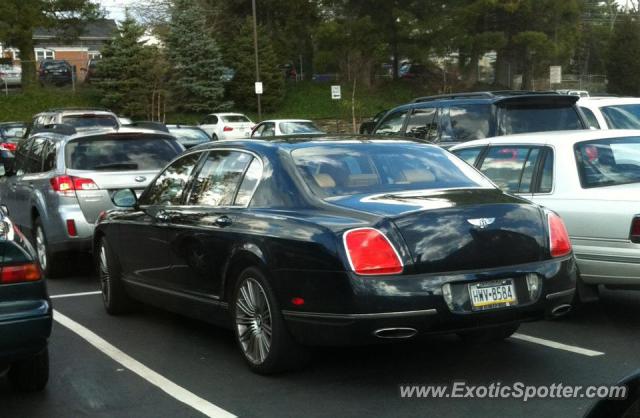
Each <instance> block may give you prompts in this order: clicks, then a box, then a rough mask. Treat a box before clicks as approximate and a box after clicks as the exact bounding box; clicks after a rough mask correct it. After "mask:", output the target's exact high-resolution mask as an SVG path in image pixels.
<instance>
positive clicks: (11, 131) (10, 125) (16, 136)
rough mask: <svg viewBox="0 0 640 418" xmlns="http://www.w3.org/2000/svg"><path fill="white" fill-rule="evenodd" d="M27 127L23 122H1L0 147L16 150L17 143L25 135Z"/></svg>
mask: <svg viewBox="0 0 640 418" xmlns="http://www.w3.org/2000/svg"><path fill="white" fill-rule="evenodd" d="M26 128H27V126H26V124H24V123H23V122H2V123H0V149H5V150H7V151H15V149H16V144H17V143H18V141H20V140H21V139H22V137H23V136H24V133H25V131H26Z"/></svg>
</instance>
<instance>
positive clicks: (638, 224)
mask: <svg viewBox="0 0 640 418" xmlns="http://www.w3.org/2000/svg"><path fill="white" fill-rule="evenodd" d="M629 238H630V239H631V242H635V243H640V216H636V217H635V218H633V221H631V235H630V237H629Z"/></svg>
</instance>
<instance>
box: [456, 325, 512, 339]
mask: <svg viewBox="0 0 640 418" xmlns="http://www.w3.org/2000/svg"><path fill="white" fill-rule="evenodd" d="M518 328H520V324H519V323H516V324H506V325H499V326H497V327H491V328H485V329H478V330H473V331H464V332H459V333H458V336H459V337H460V338H462V339H463V340H464V341H466V342H469V343H474V344H484V343H490V342H496V341H502V340H506V339H507V338H509V337H511V336H512V335H513V334H514V333H515V332H516V331H517V330H518Z"/></svg>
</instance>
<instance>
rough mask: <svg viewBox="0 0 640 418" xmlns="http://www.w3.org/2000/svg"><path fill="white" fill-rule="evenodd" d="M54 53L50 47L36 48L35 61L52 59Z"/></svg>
mask: <svg viewBox="0 0 640 418" xmlns="http://www.w3.org/2000/svg"><path fill="white" fill-rule="evenodd" d="M55 57H56V56H55V53H54V51H52V50H50V49H36V61H44V60H52V59H54V58H55Z"/></svg>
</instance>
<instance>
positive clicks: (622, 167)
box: [575, 137, 640, 188]
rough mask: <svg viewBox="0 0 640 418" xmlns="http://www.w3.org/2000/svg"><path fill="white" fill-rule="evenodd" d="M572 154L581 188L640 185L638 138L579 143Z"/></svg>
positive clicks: (639, 146) (639, 147)
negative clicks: (574, 156) (576, 165)
mask: <svg viewBox="0 0 640 418" xmlns="http://www.w3.org/2000/svg"><path fill="white" fill-rule="evenodd" d="M575 154H576V161H577V162H578V170H579V172H580V180H581V182H582V186H583V187H584V188H591V187H604V186H615V185H620V184H629V183H640V137H628V138H608V139H599V140H596V141H586V142H580V143H578V144H576V145H575Z"/></svg>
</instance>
